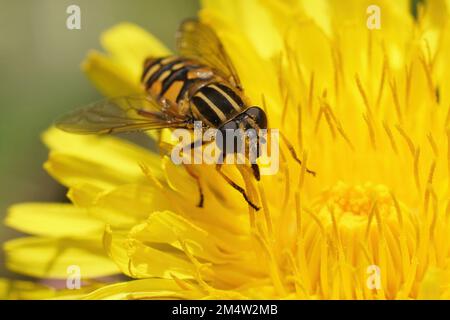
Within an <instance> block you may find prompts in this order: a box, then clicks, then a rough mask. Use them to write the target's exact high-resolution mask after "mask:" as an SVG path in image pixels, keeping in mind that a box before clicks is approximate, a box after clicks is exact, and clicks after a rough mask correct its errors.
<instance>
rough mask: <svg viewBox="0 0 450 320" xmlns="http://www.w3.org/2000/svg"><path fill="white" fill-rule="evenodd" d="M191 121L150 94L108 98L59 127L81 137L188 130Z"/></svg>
mask: <svg viewBox="0 0 450 320" xmlns="http://www.w3.org/2000/svg"><path fill="white" fill-rule="evenodd" d="M189 122H190V119H188V118H186V117H185V116H182V115H181V114H178V113H177V109H176V108H170V107H168V106H163V105H161V104H159V103H157V102H156V101H154V100H153V99H151V98H149V97H148V96H147V95H144V94H142V95H136V96H126V97H119V98H112V99H105V100H101V101H99V102H95V103H92V104H90V105H88V106H85V107H82V108H79V109H76V110H74V111H72V112H69V113H68V114H66V115H64V116H62V117H61V118H60V119H58V120H57V121H56V123H55V125H56V127H57V128H59V129H61V130H64V131H67V132H72V133H78V134H92V133H96V134H101V133H114V132H129V131H143V130H151V129H162V128H186V126H187V124H188V123H189Z"/></svg>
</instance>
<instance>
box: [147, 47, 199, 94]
mask: <svg viewBox="0 0 450 320" xmlns="http://www.w3.org/2000/svg"><path fill="white" fill-rule="evenodd" d="M201 68H204V66H203V65H201V64H199V63H196V62H194V61H192V60H189V59H186V58H182V57H178V56H170V57H165V58H160V59H150V60H148V61H147V62H146V64H145V66H144V72H143V74H142V78H141V82H142V84H143V85H144V87H145V89H146V90H147V91H148V92H149V93H150V94H151V95H152V96H153V97H155V98H157V99H160V98H161V97H164V98H166V99H168V100H170V101H172V102H173V103H178V102H179V101H180V99H182V98H184V95H185V93H186V92H187V91H188V90H189V88H190V87H191V86H192V85H193V84H195V82H196V80H197V79H196V78H195V77H192V72H191V71H193V70H196V69H201ZM202 80H205V79H202Z"/></svg>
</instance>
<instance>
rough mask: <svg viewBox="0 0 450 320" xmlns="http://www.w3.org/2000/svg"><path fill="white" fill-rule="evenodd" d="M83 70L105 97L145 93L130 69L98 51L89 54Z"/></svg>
mask: <svg viewBox="0 0 450 320" xmlns="http://www.w3.org/2000/svg"><path fill="white" fill-rule="evenodd" d="M82 68H83V71H84V72H85V73H86V74H87V76H88V78H89V80H91V81H92V83H93V84H94V85H95V87H96V88H97V89H98V90H99V91H100V92H101V93H102V94H103V95H104V96H107V97H120V96H127V95H133V94H138V93H141V92H143V89H142V88H141V86H140V84H139V81H138V79H136V76H135V75H134V74H133V73H132V72H130V70H129V69H127V68H126V67H125V66H123V65H122V64H120V63H118V62H116V61H114V60H112V59H110V58H108V57H107V56H105V55H104V54H102V53H99V52H97V51H92V52H90V53H89V54H88V56H87V57H86V59H85V61H84V62H83V64H82Z"/></svg>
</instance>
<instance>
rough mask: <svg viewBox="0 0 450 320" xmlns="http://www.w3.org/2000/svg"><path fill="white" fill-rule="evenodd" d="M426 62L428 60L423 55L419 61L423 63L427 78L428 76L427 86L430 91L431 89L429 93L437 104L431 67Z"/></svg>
mask: <svg viewBox="0 0 450 320" xmlns="http://www.w3.org/2000/svg"><path fill="white" fill-rule="evenodd" d="M426 60H427V59H426V58H425V57H424V56H423V55H420V56H419V61H420V62H421V65H422V67H423V69H424V71H425V76H426V79H427V84H428V89H429V92H430V97H432V98H433V100H434V101H436V102H437V99H436V95H435V90H434V84H433V76H432V70H431V66H430V65H429V63H428V62H427V61H426Z"/></svg>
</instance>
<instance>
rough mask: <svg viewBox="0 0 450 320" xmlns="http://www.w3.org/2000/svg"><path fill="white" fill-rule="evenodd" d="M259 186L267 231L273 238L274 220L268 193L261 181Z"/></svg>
mask: <svg viewBox="0 0 450 320" xmlns="http://www.w3.org/2000/svg"><path fill="white" fill-rule="evenodd" d="M258 188H259V194H260V198H261V202H262V207H263V212H264V218H265V222H266V226H267V232H268V234H269V237H270V238H271V239H273V235H274V233H273V222H272V216H271V215H270V211H269V205H268V204H267V198H266V193H265V191H264V187H263V185H262V184H261V183H258Z"/></svg>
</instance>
